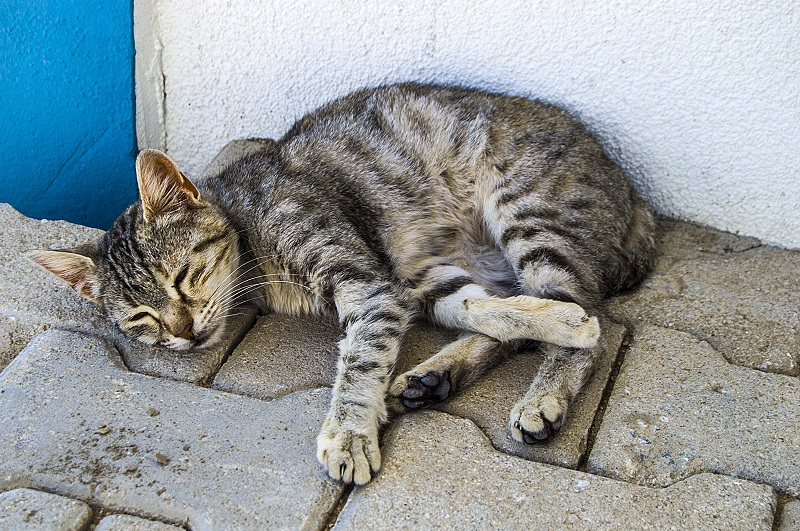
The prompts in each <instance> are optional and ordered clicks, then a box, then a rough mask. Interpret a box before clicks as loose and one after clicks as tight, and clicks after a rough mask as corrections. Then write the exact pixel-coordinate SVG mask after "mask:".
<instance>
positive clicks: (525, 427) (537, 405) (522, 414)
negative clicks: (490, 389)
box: [508, 395, 567, 444]
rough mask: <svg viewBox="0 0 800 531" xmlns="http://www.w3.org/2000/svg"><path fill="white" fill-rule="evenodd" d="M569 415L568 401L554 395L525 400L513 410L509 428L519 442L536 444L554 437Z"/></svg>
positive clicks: (512, 435)
mask: <svg viewBox="0 0 800 531" xmlns="http://www.w3.org/2000/svg"><path fill="white" fill-rule="evenodd" d="M566 413H567V401H566V400H564V399H561V398H557V397H556V396H554V395H544V396H541V397H539V398H537V399H533V400H529V399H527V398H523V399H522V400H521V401H520V402H518V403H517V405H516V406H514V409H512V410H511V418H510V420H509V422H508V428H509V430H510V431H511V437H513V438H514V440H516V441H519V442H524V443H527V444H535V443H537V442H542V441H546V440H547V439H549V438H551V437H553V436H554V435H555V434H556V432H557V431H558V430H559V429H560V428H561V425H562V424H563V422H564V418H565V417H566Z"/></svg>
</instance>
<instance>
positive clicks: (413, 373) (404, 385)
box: [387, 333, 521, 413]
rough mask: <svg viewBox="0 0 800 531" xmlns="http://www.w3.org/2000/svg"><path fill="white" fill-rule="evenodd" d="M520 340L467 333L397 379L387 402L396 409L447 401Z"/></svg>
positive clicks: (486, 370)
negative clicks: (504, 340)
mask: <svg viewBox="0 0 800 531" xmlns="http://www.w3.org/2000/svg"><path fill="white" fill-rule="evenodd" d="M520 344H521V342H520V341H508V342H502V341H499V340H497V339H494V338H491V337H489V336H485V335H483V334H471V333H466V334H464V335H463V336H461V337H460V338H458V339H457V340H455V341H453V342H452V343H449V344H448V345H446V346H445V347H444V348H443V349H442V350H440V351H439V352H437V353H436V354H435V355H433V356H432V357H430V358H429V359H427V360H425V361H424V362H422V363H420V364H419V365H417V366H416V367H414V368H413V369H411V370H410V371H408V372H406V373H403V374H401V375H400V376H398V377H397V378H395V379H394V381H393V382H392V385H391V386H390V387H389V397H388V401H387V404H388V405H389V407H390V409H391V410H392V412H393V413H402V412H403V411H405V410H409V409H412V410H413V409H420V408H423V407H427V406H431V405H433V404H436V403H439V402H442V401H444V400H445V399H447V398H449V397H450V396H452V395H453V394H455V393H456V392H457V391H459V390H461V389H464V388H466V387H469V386H470V385H472V384H473V383H474V382H476V381H477V380H478V379H479V378H480V377H481V376H483V375H484V374H486V373H487V372H488V371H489V370H490V369H491V368H492V367H494V366H495V365H497V364H498V363H499V362H501V361H502V360H504V359H505V358H506V357H508V356H509V355H510V354H512V353H513V352H515V351H516V350H517V348H519V346H520Z"/></svg>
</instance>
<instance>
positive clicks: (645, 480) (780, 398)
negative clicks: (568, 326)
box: [588, 326, 800, 497]
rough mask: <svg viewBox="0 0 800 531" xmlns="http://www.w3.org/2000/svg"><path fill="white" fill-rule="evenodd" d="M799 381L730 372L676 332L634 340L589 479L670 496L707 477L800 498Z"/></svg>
mask: <svg viewBox="0 0 800 531" xmlns="http://www.w3.org/2000/svg"><path fill="white" fill-rule="evenodd" d="M798 412H800V380H798V379H797V378H793V377H789V376H784V375H779V374H767V373H764V372H760V371H754V370H751V369H746V368H742V367H738V366H735V365H731V364H729V363H728V362H727V361H726V360H725V359H724V358H723V357H722V356H721V355H720V354H719V353H718V352H717V351H716V350H714V349H713V348H712V347H711V346H710V345H708V343H706V342H704V341H701V340H699V339H697V338H696V337H694V336H692V335H689V334H686V333H683V332H677V331H674V330H667V329H664V328H658V327H655V326H647V327H643V328H642V329H640V330H638V331H636V333H635V335H634V339H633V342H632V344H631V349H630V351H629V352H628V353H627V354H626V356H625V361H624V362H623V364H622V366H621V368H620V373H619V376H618V378H617V380H616V383H615V385H614V390H613V392H612V393H611V396H610V399H609V403H608V406H607V408H606V411H605V415H604V416H603V422H602V424H601V425H600V429H599V430H598V433H597V438H596V440H595V444H594V448H593V449H592V452H591V455H590V456H589V461H588V470H589V471H590V472H593V473H598V474H602V475H605V476H609V477H613V478H616V479H621V480H625V481H632V482H635V483H639V484H642V485H648V486H654V487H655V486H658V487H664V486H667V485H671V484H673V483H675V482H677V481H680V480H681V479H684V478H686V477H689V476H691V475H693V474H697V473H700V472H714V473H719V474H727V475H731V476H735V477H740V478H746V479H749V480H752V481H757V482H760V483H766V484H769V485H772V486H773V487H774V488H775V489H776V490H778V491H779V492H781V493H784V494H787V495H789V496H793V497H797V496H800V461H798V459H797V456H798V455H800V416H799V415H798Z"/></svg>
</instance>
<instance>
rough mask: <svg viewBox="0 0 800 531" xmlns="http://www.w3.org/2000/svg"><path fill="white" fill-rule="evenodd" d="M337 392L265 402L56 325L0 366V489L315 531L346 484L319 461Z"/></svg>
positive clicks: (183, 518)
mask: <svg viewBox="0 0 800 531" xmlns="http://www.w3.org/2000/svg"><path fill="white" fill-rule="evenodd" d="M329 398H330V391H329V390H327V389H322V390H310V391H304V392H300V393H295V394H293V395H290V396H287V397H284V398H282V399H279V400H274V401H271V402H265V401H262V400H256V399H252V398H247V397H242V396H238V395H232V394H228V393H223V392H220V391H215V390H212V389H206V388H202V387H197V386H194V385H190V384H187V383H184V382H175V381H170V380H166V379H162V378H152V377H149V376H145V375H141V374H137V373H133V372H129V371H127V370H126V369H125V368H124V367H123V366H122V363H121V361H120V359H119V357H118V356H116V354H115V352H114V351H113V349H110V348H109V347H108V346H107V344H105V343H104V342H103V341H101V340H99V339H97V338H93V337H89V336H83V335H80V334H75V333H70V332H61V331H56V330H50V331H48V332H45V333H44V334H42V335H40V336H38V337H37V338H36V339H34V341H33V342H32V343H31V344H30V345H29V346H28V347H27V348H26V349H25V350H24V351H23V352H22V353H21V354H20V355H19V356H17V358H16V359H15V360H14V361H13V362H12V364H11V365H9V367H8V368H7V369H6V371H4V372H3V373H2V374H0V455H2V456H3V459H2V460H0V489H9V488H15V487H37V488H41V489H43V490H47V491H49V492H55V493H58V494H61V495H64V496H69V497H72V498H77V499H81V500H84V501H86V502H88V503H91V504H96V505H98V506H100V507H102V508H104V509H107V510H109V511H112V512H121V513H132V514H138V515H143V516H148V517H153V518H155V519H158V520H161V521H166V522H171V523H176V524H180V523H183V522H188V526H189V527H190V528H191V529H194V530H200V529H223V528H245V529H267V528H305V527H310V528H316V527H318V526H320V525H321V523H323V522H325V520H326V518H327V515H328V513H329V512H330V511H331V510H332V508H333V507H334V506H335V504H336V502H337V500H338V498H339V496H340V495H341V492H342V486H341V485H339V484H338V483H336V482H334V481H333V480H330V479H329V478H328V477H327V476H326V475H325V474H324V472H323V470H322V467H320V466H319V464H318V463H317V462H316V459H315V438H316V435H317V431H318V430H319V427H320V425H321V424H322V421H323V418H324V415H325V413H326V411H327V404H328V401H329Z"/></svg>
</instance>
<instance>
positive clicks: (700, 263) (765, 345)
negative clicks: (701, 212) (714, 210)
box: [609, 221, 800, 375]
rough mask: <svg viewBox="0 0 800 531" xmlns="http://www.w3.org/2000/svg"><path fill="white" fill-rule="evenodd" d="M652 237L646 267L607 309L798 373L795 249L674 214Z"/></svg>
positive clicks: (733, 356)
mask: <svg viewBox="0 0 800 531" xmlns="http://www.w3.org/2000/svg"><path fill="white" fill-rule="evenodd" d="M658 245H659V248H660V250H661V252H662V255H661V257H660V259H659V261H658V265H657V266H656V268H655V270H654V272H653V273H651V275H650V276H649V277H648V279H647V280H645V282H644V283H643V284H642V286H641V287H640V288H639V289H637V290H634V291H632V292H630V293H626V294H624V295H621V296H619V297H615V298H613V299H611V301H610V303H609V312H610V313H611V314H612V315H614V316H615V317H616V318H618V319H622V320H626V321H628V322H630V323H634V324H636V323H640V322H648V323H654V324H658V325H660V326H665V327H669V328H675V329H677V330H682V331H686V332H690V333H692V334H694V335H696V336H698V337H700V338H702V339H705V340H707V341H708V342H709V343H711V345H713V346H714V347H715V348H716V349H718V350H719V351H720V352H722V353H723V355H724V356H725V357H726V359H728V361H730V362H731V363H735V364H737V365H743V366H746V367H752V368H755V369H760V370H765V371H769V372H777V373H782V374H790V375H797V374H798V373H800V290H799V289H798V287H797V286H798V285H797V279H798V277H800V252H798V251H788V250H784V249H778V248H775V247H768V246H762V245H760V243H759V241H758V240H756V239H754V238H744V237H739V236H735V235H733V234H729V233H725V232H720V231H717V230H713V229H710V228H706V227H700V226H697V225H692V224H690V223H681V222H675V221H663V222H662V231H661V234H660V238H659V243H658Z"/></svg>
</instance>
